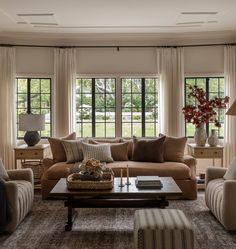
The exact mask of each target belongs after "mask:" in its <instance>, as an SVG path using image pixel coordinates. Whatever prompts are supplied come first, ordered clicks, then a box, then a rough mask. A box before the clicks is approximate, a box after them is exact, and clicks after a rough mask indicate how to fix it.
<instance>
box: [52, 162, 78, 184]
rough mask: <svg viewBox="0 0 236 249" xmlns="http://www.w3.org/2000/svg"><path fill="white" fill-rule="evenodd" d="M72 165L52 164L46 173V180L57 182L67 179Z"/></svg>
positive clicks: (63, 163) (64, 163)
mask: <svg viewBox="0 0 236 249" xmlns="http://www.w3.org/2000/svg"><path fill="white" fill-rule="evenodd" d="M73 167H74V163H66V162H58V163H55V164H53V165H52V166H51V167H50V168H49V169H48V171H47V175H48V180H59V179H61V178H63V177H67V175H68V174H69V172H70V171H71V169H72V168H73Z"/></svg>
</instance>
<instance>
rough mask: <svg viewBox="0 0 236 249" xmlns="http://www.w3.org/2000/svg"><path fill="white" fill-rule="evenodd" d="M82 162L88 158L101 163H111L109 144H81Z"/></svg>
mask: <svg viewBox="0 0 236 249" xmlns="http://www.w3.org/2000/svg"><path fill="white" fill-rule="evenodd" d="M81 145H82V151H83V156H84V160H88V159H90V158H94V159H97V160H99V161H101V162H107V163H108V162H113V158H112V156H111V148H110V144H86V143H81Z"/></svg>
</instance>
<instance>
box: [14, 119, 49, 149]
mask: <svg viewBox="0 0 236 249" xmlns="http://www.w3.org/2000/svg"><path fill="white" fill-rule="evenodd" d="M44 129H45V115H44V114H20V115H19V130H20V131H26V133H25V136H24V141H25V143H26V144H27V145H28V146H34V145H36V144H37V143H38V142H39V141H40V139H41V137H40V135H39V133H38V131H43V130H44Z"/></svg>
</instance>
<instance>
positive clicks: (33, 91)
mask: <svg viewBox="0 0 236 249" xmlns="http://www.w3.org/2000/svg"><path fill="white" fill-rule="evenodd" d="M16 84H17V87H16V89H17V93H16V94H17V103H16V107H17V138H19V139H21V138H23V137H24V134H25V132H24V131H19V129H18V128H19V122H18V121H19V114H25V113H32V114H45V130H44V131H41V132H40V135H41V138H47V137H50V136H51V135H52V123H51V120H52V118H51V79H50V78H16Z"/></svg>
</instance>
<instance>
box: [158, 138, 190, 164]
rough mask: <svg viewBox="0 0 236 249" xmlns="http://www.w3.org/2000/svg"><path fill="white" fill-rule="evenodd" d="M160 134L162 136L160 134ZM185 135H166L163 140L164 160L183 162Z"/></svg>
mask: <svg viewBox="0 0 236 249" xmlns="http://www.w3.org/2000/svg"><path fill="white" fill-rule="evenodd" d="M160 136H164V135H163V134H160ZM186 142H187V138H186V137H168V136H166V139H165V141H164V160H165V161H166V162H184V150H185V146H186Z"/></svg>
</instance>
